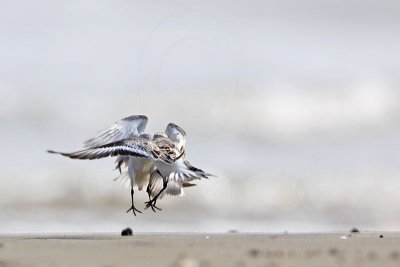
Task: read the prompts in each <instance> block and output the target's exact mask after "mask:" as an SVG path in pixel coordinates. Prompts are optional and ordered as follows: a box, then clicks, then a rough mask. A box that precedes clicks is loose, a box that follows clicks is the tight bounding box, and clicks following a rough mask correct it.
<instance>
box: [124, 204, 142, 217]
mask: <svg viewBox="0 0 400 267" xmlns="http://www.w3.org/2000/svg"><path fill="white" fill-rule="evenodd" d="M130 211H132V212H133V215H135V216H136V211H137V212H139V213H142V212H141V211H140V210H138V209H137V208H135V206H133V205H132V207H130V208H129V209H128V210H127V211H126V213H128V212H130Z"/></svg>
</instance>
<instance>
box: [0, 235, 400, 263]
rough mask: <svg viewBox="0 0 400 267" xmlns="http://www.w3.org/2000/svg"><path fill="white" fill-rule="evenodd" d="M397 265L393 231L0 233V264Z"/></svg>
mask: <svg viewBox="0 0 400 267" xmlns="http://www.w3.org/2000/svg"><path fill="white" fill-rule="evenodd" d="M399 265H400V234H399V233H353V234H348V233H346V234H242V233H230V234H134V235H133V236H124V237H121V236H119V235H117V234H115V235H113V234H104V235H98V234H96V235H70V234H66V235H62V234H60V235H45V236H39V235H3V236H1V237H0V267H5V266H185V267H193V266H204V267H210V266H237V267H241V266H263V267H280V266H399Z"/></svg>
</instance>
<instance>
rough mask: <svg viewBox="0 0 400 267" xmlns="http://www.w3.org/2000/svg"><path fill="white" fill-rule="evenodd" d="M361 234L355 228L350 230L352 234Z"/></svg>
mask: <svg viewBox="0 0 400 267" xmlns="http://www.w3.org/2000/svg"><path fill="white" fill-rule="evenodd" d="M359 232H360V230H358V229H357V228H355V227H354V228H353V229H351V230H350V233H359Z"/></svg>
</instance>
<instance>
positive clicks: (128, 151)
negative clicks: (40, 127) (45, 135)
mask: <svg viewBox="0 0 400 267" xmlns="http://www.w3.org/2000/svg"><path fill="white" fill-rule="evenodd" d="M47 152H49V153H53V154H60V155H63V156H66V157H69V158H72V159H89V160H93V159H100V158H105V157H112V156H132V157H141V158H148V159H150V160H163V161H164V162H166V163H172V161H171V162H170V161H167V160H166V159H165V157H164V156H163V153H162V151H161V150H160V149H159V148H158V146H157V145H155V144H154V143H153V142H152V141H150V140H146V139H142V138H130V139H124V140H120V141H117V142H113V143H109V144H106V145H102V146H97V147H93V148H88V149H84V150H80V151H76V152H71V153H64V152H57V151H53V150H48V151H47Z"/></svg>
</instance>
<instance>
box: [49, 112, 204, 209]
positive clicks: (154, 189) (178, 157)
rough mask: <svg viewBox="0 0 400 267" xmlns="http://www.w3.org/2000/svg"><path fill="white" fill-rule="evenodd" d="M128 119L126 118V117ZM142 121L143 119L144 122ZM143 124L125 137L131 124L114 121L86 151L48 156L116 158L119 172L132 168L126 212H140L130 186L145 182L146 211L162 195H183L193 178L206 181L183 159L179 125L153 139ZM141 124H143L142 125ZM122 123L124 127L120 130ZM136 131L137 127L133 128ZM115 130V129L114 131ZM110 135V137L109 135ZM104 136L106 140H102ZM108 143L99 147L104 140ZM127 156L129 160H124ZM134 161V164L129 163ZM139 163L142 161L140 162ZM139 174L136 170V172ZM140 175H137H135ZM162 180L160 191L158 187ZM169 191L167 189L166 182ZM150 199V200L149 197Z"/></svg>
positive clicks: (183, 153)
mask: <svg viewBox="0 0 400 267" xmlns="http://www.w3.org/2000/svg"><path fill="white" fill-rule="evenodd" d="M128 118H129V117H128ZM144 118H145V120H144ZM140 119H141V120H142V123H135V125H136V126H137V125H140V126H141V127H140V131H136V130H135V131H134V132H135V135H132V134H130V135H128V134H127V133H124V130H126V129H132V127H128V126H132V125H131V124H124V123H125V121H124V123H121V121H123V120H124V119H123V120H121V121H118V122H116V123H115V124H114V125H113V126H112V127H111V128H110V129H112V130H110V129H108V130H105V131H103V132H102V133H100V134H99V135H98V136H97V137H95V138H92V139H90V140H88V141H87V142H86V144H89V145H87V148H86V149H84V150H80V151H77V152H72V153H64V152H56V151H53V150H48V152H49V153H56V154H61V155H63V156H67V157H70V158H73V159H89V160H92V159H99V158H103V157H108V156H118V158H117V168H119V169H120V167H121V165H122V164H123V163H127V164H128V175H129V171H130V169H129V166H131V170H132V171H131V172H134V174H135V175H133V176H132V175H129V178H130V180H131V200H132V207H131V208H130V209H129V210H128V212H129V211H130V210H132V211H133V213H134V214H135V215H136V213H135V211H138V212H140V211H139V210H137V209H136V208H135V206H134V202H133V186H134V185H138V188H139V190H141V189H142V188H143V186H144V185H145V183H146V181H147V183H148V186H147V192H148V194H149V201H147V202H146V203H145V204H146V208H148V207H151V208H152V209H153V211H155V210H154V208H157V207H156V206H155V204H156V202H157V199H158V198H159V197H162V196H163V195H165V194H171V195H176V194H177V192H179V194H182V187H187V186H192V185H193V184H191V183H189V181H193V180H195V179H201V178H208V177H209V176H211V174H208V173H205V172H204V171H202V170H201V169H198V168H196V167H194V166H192V165H191V164H190V163H189V162H188V161H187V160H186V159H185V157H184V155H185V141H186V139H185V136H186V133H185V131H184V130H183V129H182V128H180V127H179V126H177V125H175V124H173V123H170V124H168V126H167V128H166V130H165V134H164V133H159V134H155V135H154V137H153V138H150V136H149V135H145V134H144V133H143V131H144V128H145V126H146V124H147V118H146V117H145V116H140ZM143 121H145V123H144V124H143ZM121 124H122V125H124V126H123V127H121ZM133 128H134V129H139V127H136V128H135V127H133ZM116 129H117V130H116ZM110 133H112V134H110ZM105 136H106V138H105ZM109 136H116V137H117V138H120V137H121V136H123V137H125V136H127V137H126V138H123V139H121V140H118V141H111V140H112V138H109ZM106 140H107V141H111V142H110V143H107V144H102V143H103V142H105V141H106ZM127 157H128V158H127ZM131 160H133V162H132V161H131ZM141 160H142V161H141ZM143 160H144V162H143ZM140 168H142V169H141V171H138V169H140ZM137 174H140V175H137ZM157 174H158V175H159V177H161V181H162V188H161V187H160V186H159V184H160V178H157V176H156V175H157ZM138 177H141V178H142V179H141V182H142V183H141V182H138V179H137V178H138ZM169 182H170V188H169V189H168V183H169ZM151 197H152V198H151ZM157 209H158V208H157Z"/></svg>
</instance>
